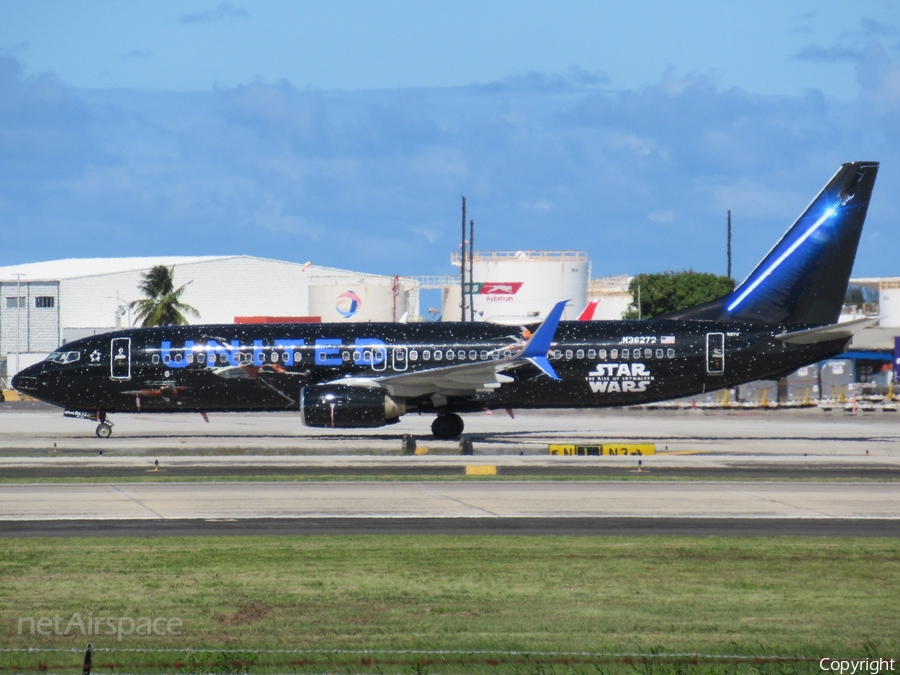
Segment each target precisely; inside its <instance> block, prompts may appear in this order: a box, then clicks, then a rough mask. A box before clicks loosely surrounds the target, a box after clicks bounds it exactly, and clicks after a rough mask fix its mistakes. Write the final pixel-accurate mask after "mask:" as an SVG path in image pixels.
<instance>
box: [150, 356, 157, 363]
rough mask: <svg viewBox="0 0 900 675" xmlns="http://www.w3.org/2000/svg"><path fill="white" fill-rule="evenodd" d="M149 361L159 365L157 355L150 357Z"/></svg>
mask: <svg viewBox="0 0 900 675" xmlns="http://www.w3.org/2000/svg"><path fill="white" fill-rule="evenodd" d="M150 360H151V361H152V362H153V363H159V354H154V355H153V356H152V357H150Z"/></svg>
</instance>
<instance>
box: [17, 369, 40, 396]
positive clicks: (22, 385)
mask: <svg viewBox="0 0 900 675" xmlns="http://www.w3.org/2000/svg"><path fill="white" fill-rule="evenodd" d="M40 372H41V369H40V367H39V364H35V365H33V366H28V367H27V368H25V369H24V370H21V371H19V372H18V373H16V375H15V376H14V377H13V379H12V381H11V382H10V384H12V388H13V389H15V390H16V391H24V392H25V393H29V394H31V393H35V392H36V391H37V390H38V386H39V380H38V378H37V375H38V374H39V373H40Z"/></svg>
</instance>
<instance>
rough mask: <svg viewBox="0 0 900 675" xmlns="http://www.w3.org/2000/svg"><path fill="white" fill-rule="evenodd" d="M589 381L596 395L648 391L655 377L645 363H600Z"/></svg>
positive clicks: (588, 377) (589, 374) (588, 378)
mask: <svg viewBox="0 0 900 675" xmlns="http://www.w3.org/2000/svg"><path fill="white" fill-rule="evenodd" d="M587 381H588V384H589V385H591V391H593V392H594V393H595V394H609V393H613V392H622V391H624V392H629V391H634V392H641V391H646V390H647V386H648V385H649V384H650V383H651V382H652V381H653V376H652V375H651V374H650V371H649V370H647V366H645V365H644V364H643V363H598V364H597V369H596V370H595V371H594V372H591V373H588V376H587Z"/></svg>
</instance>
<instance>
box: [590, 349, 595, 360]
mask: <svg viewBox="0 0 900 675" xmlns="http://www.w3.org/2000/svg"><path fill="white" fill-rule="evenodd" d="M588 358H589V359H596V358H597V350H596V349H588Z"/></svg>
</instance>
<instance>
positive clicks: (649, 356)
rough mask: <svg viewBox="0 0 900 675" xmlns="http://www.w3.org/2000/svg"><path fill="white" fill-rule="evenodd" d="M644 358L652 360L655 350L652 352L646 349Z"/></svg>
mask: <svg viewBox="0 0 900 675" xmlns="http://www.w3.org/2000/svg"><path fill="white" fill-rule="evenodd" d="M644 358H645V359H652V358H653V350H652V349H645V350H644Z"/></svg>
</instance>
